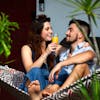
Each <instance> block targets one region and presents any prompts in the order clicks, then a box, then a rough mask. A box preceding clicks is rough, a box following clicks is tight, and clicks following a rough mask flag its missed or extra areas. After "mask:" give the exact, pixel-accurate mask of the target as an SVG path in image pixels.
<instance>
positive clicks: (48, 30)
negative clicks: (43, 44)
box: [41, 22, 53, 41]
mask: <svg viewBox="0 0 100 100" xmlns="http://www.w3.org/2000/svg"><path fill="white" fill-rule="evenodd" d="M43 25H44V26H43V29H42V32H41V37H42V38H43V39H44V41H51V40H52V34H53V31H52V27H51V24H50V22H44V24H43Z"/></svg>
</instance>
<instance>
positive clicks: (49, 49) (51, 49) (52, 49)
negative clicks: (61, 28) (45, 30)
mask: <svg viewBox="0 0 100 100" xmlns="http://www.w3.org/2000/svg"><path fill="white" fill-rule="evenodd" d="M56 48H57V44H56V43H50V44H49V45H48V47H47V49H46V53H47V54H50V53H51V52H55V51H56Z"/></svg>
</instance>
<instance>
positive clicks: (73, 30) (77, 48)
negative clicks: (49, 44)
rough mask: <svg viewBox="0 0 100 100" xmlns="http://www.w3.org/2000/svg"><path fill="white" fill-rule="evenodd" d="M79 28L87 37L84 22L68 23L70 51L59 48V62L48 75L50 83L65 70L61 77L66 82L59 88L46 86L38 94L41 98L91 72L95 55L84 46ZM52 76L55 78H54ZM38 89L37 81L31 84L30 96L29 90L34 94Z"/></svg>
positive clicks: (56, 85) (67, 34)
mask: <svg viewBox="0 0 100 100" xmlns="http://www.w3.org/2000/svg"><path fill="white" fill-rule="evenodd" d="M80 28H81V30H82V31H83V32H84V33H85V34H86V35H89V33H90V27H89V25H88V24H87V23H86V22H84V21H82V20H75V19H74V20H71V21H70V22H69V28H68V31H67V32H66V41H67V42H70V44H71V46H70V49H68V50H66V49H62V47H61V48H60V52H59V53H60V62H59V63H58V64H57V65H56V66H55V67H54V68H53V69H52V71H51V73H50V75H49V81H50V82H51V83H52V82H53V81H54V80H55V78H56V79H58V78H59V73H60V71H61V69H63V70H65V71H66V76H63V77H66V80H65V82H64V84H63V85H62V86H59V85H58V84H53V85H48V86H47V87H46V88H45V89H44V90H43V91H41V92H40V94H41V95H42V96H43V95H49V94H51V93H53V92H55V91H57V90H59V89H63V88H65V87H68V86H69V85H70V84H72V83H73V82H75V81H76V80H78V79H79V78H81V77H84V76H86V75H88V74H90V72H92V71H93V67H92V66H93V64H94V63H93V58H94V56H95V53H94V51H93V49H92V48H91V47H90V46H86V47H85V46H84V45H85V43H86V42H85V36H84V34H83V33H82V31H81V30H80ZM54 75H55V76H56V77H55V78H54ZM36 87H38V89H36ZM39 88H40V87H39V82H38V81H36V82H35V83H34V82H33V83H31V84H30V85H29V88H28V90H29V93H30V94H31V96H32V95H33V94H32V91H31V90H33V92H34V90H35V91H36V90H39ZM33 100H34V99H33Z"/></svg>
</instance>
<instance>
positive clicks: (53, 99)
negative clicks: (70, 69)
mask: <svg viewBox="0 0 100 100" xmlns="http://www.w3.org/2000/svg"><path fill="white" fill-rule="evenodd" d="M96 74H97V77H98V78H99V79H100V68H98V69H97V70H96ZM24 75H25V74H24V73H23V72H21V71H18V70H15V69H12V68H9V67H8V66H0V86H1V87H2V88H4V89H6V90H7V91H8V92H9V93H11V94H12V95H14V96H15V97H16V99H18V100H29V99H30V98H29V94H28V93H26V92H24V91H23V90H21V89H19V88H18V87H19V85H20V84H21V83H22V81H23V77H24ZM92 78H93V74H92V75H91V74H89V75H88V76H86V77H83V78H81V82H82V83H83V84H84V86H86V87H88V86H89V85H90V84H91V80H92ZM81 86H82V84H81V83H80V80H78V81H76V82H74V83H73V84H71V85H70V86H69V87H67V88H65V89H63V90H60V91H58V92H55V93H53V95H51V96H47V97H45V98H43V100H69V98H70V93H75V92H76V91H79V89H80V88H81ZM77 99H78V100H79V97H78V98H76V99H75V96H74V99H71V100H77Z"/></svg>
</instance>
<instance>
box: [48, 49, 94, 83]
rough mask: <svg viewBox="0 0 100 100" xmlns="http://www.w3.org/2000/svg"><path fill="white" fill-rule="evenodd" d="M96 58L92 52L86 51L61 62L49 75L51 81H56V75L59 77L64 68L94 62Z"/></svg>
mask: <svg viewBox="0 0 100 100" xmlns="http://www.w3.org/2000/svg"><path fill="white" fill-rule="evenodd" d="M94 57H95V53H94V52H93V51H91V50H88V51H85V52H83V53H80V54H77V55H75V56H72V57H69V58H67V59H66V60H64V61H62V62H59V63H58V64H57V65H56V66H55V67H54V68H53V69H52V71H51V73H50V75H49V81H50V82H52V81H53V80H54V74H56V77H58V74H59V72H60V70H61V68H62V67H64V66H68V65H71V64H81V63H84V62H87V61H89V60H92V59H93V58H94Z"/></svg>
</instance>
